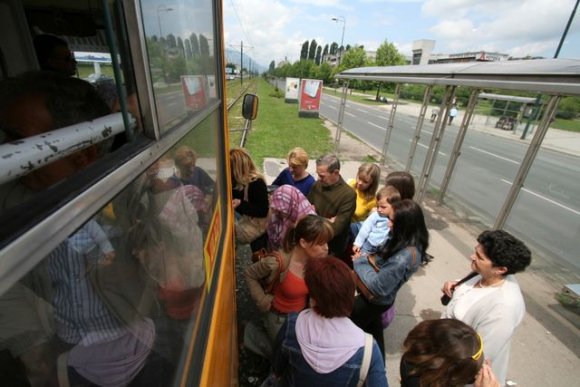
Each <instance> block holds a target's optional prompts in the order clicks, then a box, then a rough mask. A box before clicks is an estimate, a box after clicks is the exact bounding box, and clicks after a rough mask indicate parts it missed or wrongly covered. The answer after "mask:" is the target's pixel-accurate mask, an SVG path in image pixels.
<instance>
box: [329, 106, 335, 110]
mask: <svg viewBox="0 0 580 387" xmlns="http://www.w3.org/2000/svg"><path fill="white" fill-rule="evenodd" d="M327 107H328V108H330V109H332V110H336V106H334V105H328V106H327Z"/></svg>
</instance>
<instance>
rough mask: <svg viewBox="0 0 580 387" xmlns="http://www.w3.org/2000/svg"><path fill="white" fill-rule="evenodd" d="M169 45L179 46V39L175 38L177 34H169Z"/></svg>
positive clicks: (171, 46)
mask: <svg viewBox="0 0 580 387" xmlns="http://www.w3.org/2000/svg"><path fill="white" fill-rule="evenodd" d="M167 47H169V48H175V47H177V40H176V39H175V35H173V34H169V35H167Z"/></svg>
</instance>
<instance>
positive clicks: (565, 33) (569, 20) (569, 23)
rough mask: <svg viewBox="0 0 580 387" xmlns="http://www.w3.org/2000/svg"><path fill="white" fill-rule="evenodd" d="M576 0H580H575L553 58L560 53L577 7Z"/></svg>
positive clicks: (578, 0)
mask: <svg viewBox="0 0 580 387" xmlns="http://www.w3.org/2000/svg"><path fill="white" fill-rule="evenodd" d="M578 2H580V0H576V4H575V5H574V9H573V10H572V13H571V14H570V18H569V19H568V23H567V24H566V28H564V33H563V34H562V38H561V39H560V43H558V48H557V49H556V53H555V54H554V59H556V58H557V57H558V55H560V49H561V48H562V45H563V44H564V39H566V35H567V34H568V30H569V29H570V25H571V24H572V20H573V19H574V15H575V14H576V9H577V8H578Z"/></svg>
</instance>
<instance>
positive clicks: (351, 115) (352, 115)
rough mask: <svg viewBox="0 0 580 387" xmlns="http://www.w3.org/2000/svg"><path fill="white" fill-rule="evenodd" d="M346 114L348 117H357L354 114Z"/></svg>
mask: <svg viewBox="0 0 580 387" xmlns="http://www.w3.org/2000/svg"><path fill="white" fill-rule="evenodd" d="M344 114H346V115H347V116H350V117H356V116H355V115H354V114H352V113H349V112H344Z"/></svg>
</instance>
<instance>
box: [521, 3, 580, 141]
mask: <svg viewBox="0 0 580 387" xmlns="http://www.w3.org/2000/svg"><path fill="white" fill-rule="evenodd" d="M579 2H580V0H576V4H575V5H574V9H572V13H571V14H570V18H568V23H567V24H566V28H564V32H563V33H562V37H561V38H560V43H558V48H556V53H555V54H554V59H557V58H558V55H560V50H561V49H562V45H563V44H564V40H566V35H568V30H569V29H570V25H571V24H572V20H574V15H576V10H577V9H578V3H579ZM540 102H541V98H540V95H539V94H538V96H537V97H536V102H535V103H534V110H533V111H532V114H531V115H530V117H529V118H528V122H526V127H525V128H524V131H523V132H522V136H521V137H520V139H522V140H525V139H526V135H527V134H528V130H529V129H530V124H531V123H532V121H536V119H537V118H538V116H539V115H540V105H541V104H540Z"/></svg>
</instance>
